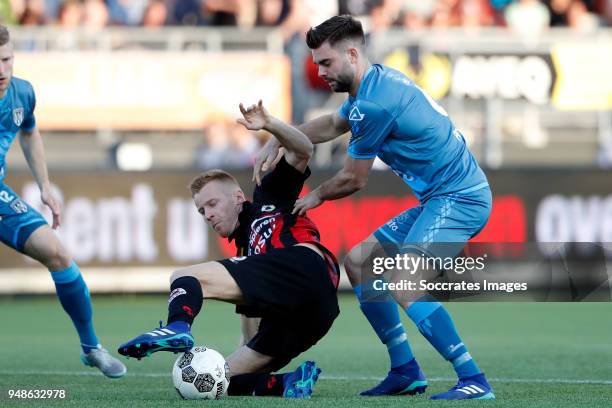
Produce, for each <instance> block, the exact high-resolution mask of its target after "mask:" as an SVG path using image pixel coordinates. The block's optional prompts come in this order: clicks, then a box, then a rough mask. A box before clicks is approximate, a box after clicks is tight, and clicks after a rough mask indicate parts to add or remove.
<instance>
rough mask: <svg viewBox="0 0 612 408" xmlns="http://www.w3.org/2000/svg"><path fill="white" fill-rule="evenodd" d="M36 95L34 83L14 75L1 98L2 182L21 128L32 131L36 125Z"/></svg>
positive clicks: (0, 173)
mask: <svg viewBox="0 0 612 408" xmlns="http://www.w3.org/2000/svg"><path fill="white" fill-rule="evenodd" d="M35 105H36V97H35V95H34V89H33V88H32V85H31V84H30V83H29V82H28V81H25V80H23V79H19V78H15V77H13V78H12V79H11V83H10V85H9V88H8V90H7V93H6V95H4V98H2V99H0V183H1V182H2V181H3V180H4V176H5V171H6V169H5V165H6V163H5V160H6V153H7V152H8V150H9V148H10V147H11V145H12V144H13V140H15V137H16V136H17V132H19V131H20V130H24V131H31V130H32V129H34V127H35V126H36V119H35V118H34V107H35Z"/></svg>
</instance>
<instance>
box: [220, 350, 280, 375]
mask: <svg viewBox="0 0 612 408" xmlns="http://www.w3.org/2000/svg"><path fill="white" fill-rule="evenodd" d="M225 360H226V361H227V364H228V365H229V368H230V375H231V376H235V375H239V374H248V373H262V372H263V373H265V372H270V371H271V370H270V367H271V364H272V361H273V360H274V357H272V356H267V355H265V354H262V353H260V352H258V351H255V350H253V349H252V348H249V347H248V346H241V347H239V348H238V349H237V350H236V351H234V352H233V353H232V354H230V355H229V356H228V357H227V358H226V359H225Z"/></svg>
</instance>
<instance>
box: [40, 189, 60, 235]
mask: <svg viewBox="0 0 612 408" xmlns="http://www.w3.org/2000/svg"><path fill="white" fill-rule="evenodd" d="M40 200H41V201H42V202H43V203H44V204H45V205H46V206H47V207H49V209H50V210H51V213H52V214H53V225H52V227H51V228H53V229H56V228H57V227H59V226H60V224H61V222H62V210H61V209H60V206H59V204H58V203H57V201H56V200H55V197H53V194H51V192H50V191H49V190H43V191H42V192H41V193H40Z"/></svg>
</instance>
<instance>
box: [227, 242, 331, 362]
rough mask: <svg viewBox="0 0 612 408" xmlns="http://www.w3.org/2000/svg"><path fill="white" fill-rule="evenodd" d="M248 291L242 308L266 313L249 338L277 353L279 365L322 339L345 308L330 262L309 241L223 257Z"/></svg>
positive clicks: (265, 351) (267, 352)
mask: <svg viewBox="0 0 612 408" xmlns="http://www.w3.org/2000/svg"><path fill="white" fill-rule="evenodd" d="M219 262H220V263H221V264H222V265H223V266H225V268H226V269H227V270H228V271H229V273H230V275H232V277H233V278H234V280H235V281H236V283H237V284H238V287H240V290H241V291H242V295H243V297H244V300H245V303H244V304H243V305H239V306H238V307H236V312H237V313H240V314H244V315H245V316H248V317H261V322H260V324H259V330H258V332H257V334H256V335H255V337H253V339H251V341H250V342H249V343H248V344H247V345H248V347H250V348H251V349H253V350H255V351H257V352H259V353H262V354H265V355H268V356H272V357H275V361H274V364H273V365H274V367H273V371H276V370H277V369H279V368H281V367H283V366H285V365H286V364H287V363H289V361H291V360H292V359H293V358H295V357H297V356H298V355H299V354H300V353H302V352H304V351H306V350H308V349H309V348H310V347H312V346H313V345H314V344H316V343H317V341H319V340H320V339H321V338H322V337H323V336H324V335H325V334H326V333H327V332H328V331H329V329H330V328H331V326H332V323H333V321H334V320H335V319H336V317H337V316H338V314H339V313H340V309H339V307H338V297H337V293H336V287H335V286H334V284H333V283H332V280H331V279H330V276H329V272H328V265H327V263H326V262H325V261H324V260H323V258H321V257H320V256H319V255H318V254H317V253H316V252H314V251H313V250H312V249H309V248H306V247H303V246H292V247H288V248H280V249H274V250H272V251H270V252H268V253H265V254H261V255H253V256H249V257H242V258H230V259H224V260H222V261H219Z"/></svg>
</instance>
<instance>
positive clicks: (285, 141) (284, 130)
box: [238, 100, 313, 172]
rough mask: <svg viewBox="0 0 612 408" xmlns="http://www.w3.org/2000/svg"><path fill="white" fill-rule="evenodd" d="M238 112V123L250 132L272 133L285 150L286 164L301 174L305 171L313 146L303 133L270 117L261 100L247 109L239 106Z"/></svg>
mask: <svg viewBox="0 0 612 408" xmlns="http://www.w3.org/2000/svg"><path fill="white" fill-rule="evenodd" d="M240 112H241V113H242V116H243V117H244V118H243V119H238V123H240V124H242V125H243V126H244V127H246V128H247V129H250V130H260V129H265V130H267V131H268V132H270V133H272V134H273V135H274V137H275V138H276V139H277V140H278V142H279V143H280V145H281V146H282V147H284V148H285V150H286V154H285V159H286V160H287V163H289V164H290V165H292V166H293V167H295V168H296V169H298V170H300V171H302V172H303V171H304V170H306V166H307V165H308V162H309V161H310V158H311V157H312V152H313V146H312V143H311V142H310V140H309V139H308V137H306V135H305V134H304V133H302V132H300V131H299V130H298V129H297V128H295V127H293V126H291V125H289V124H287V123H285V122H283V121H281V120H279V119H277V118H275V117H274V116H272V115H270V114H269V113H268V111H267V110H266V109H265V108H264V106H263V103H262V101H261V100H260V101H259V103H258V104H257V105H252V106H250V107H249V108H248V109H245V107H244V106H243V105H242V104H240Z"/></svg>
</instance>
